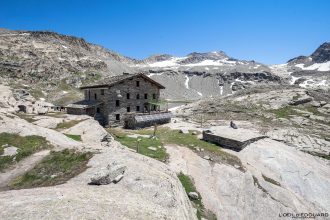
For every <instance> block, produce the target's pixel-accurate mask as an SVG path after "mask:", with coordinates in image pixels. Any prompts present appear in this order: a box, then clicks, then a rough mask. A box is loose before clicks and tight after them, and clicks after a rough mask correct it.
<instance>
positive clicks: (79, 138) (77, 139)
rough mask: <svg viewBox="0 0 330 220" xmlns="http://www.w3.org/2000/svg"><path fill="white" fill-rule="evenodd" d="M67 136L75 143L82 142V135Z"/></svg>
mask: <svg viewBox="0 0 330 220" xmlns="http://www.w3.org/2000/svg"><path fill="white" fill-rule="evenodd" d="M65 136H67V137H69V138H71V139H73V140H75V141H81V135H76V134H65Z"/></svg>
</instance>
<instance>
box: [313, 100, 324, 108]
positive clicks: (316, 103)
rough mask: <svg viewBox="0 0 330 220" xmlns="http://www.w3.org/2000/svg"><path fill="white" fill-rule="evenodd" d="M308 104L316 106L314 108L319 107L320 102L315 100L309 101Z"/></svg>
mask: <svg viewBox="0 0 330 220" xmlns="http://www.w3.org/2000/svg"><path fill="white" fill-rule="evenodd" d="M310 105H311V106H313V107H316V108H318V107H321V103H320V102H317V101H312V102H311V103H310Z"/></svg>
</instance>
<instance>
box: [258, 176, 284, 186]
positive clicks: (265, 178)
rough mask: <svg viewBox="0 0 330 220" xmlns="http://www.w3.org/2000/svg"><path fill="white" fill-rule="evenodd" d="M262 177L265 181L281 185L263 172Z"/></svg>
mask: <svg viewBox="0 0 330 220" xmlns="http://www.w3.org/2000/svg"><path fill="white" fill-rule="evenodd" d="M262 178H264V180H265V181H267V182H269V183H271V184H274V185H276V186H281V184H280V183H279V182H277V181H276V180H273V179H272V178H269V177H267V176H265V175H264V174H262Z"/></svg>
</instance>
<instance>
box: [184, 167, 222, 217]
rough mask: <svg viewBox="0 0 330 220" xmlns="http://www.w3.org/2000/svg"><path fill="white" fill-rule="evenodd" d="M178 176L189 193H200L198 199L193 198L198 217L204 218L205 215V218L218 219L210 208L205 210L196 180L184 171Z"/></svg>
mask: <svg viewBox="0 0 330 220" xmlns="http://www.w3.org/2000/svg"><path fill="white" fill-rule="evenodd" d="M178 178H179V180H180V182H181V184H182V186H183V188H184V189H185V191H186V193H187V195H188V194H189V193H190V192H197V193H198V199H191V201H192V202H193V204H194V207H195V208H196V209H197V218H198V219H202V217H203V218H207V219H209V220H212V219H216V216H215V215H214V214H213V213H211V212H210V211H208V210H205V207H204V205H203V202H202V197H201V195H200V193H199V192H198V191H197V189H196V187H195V185H194V182H193V181H192V180H191V179H190V177H189V176H187V175H184V174H183V173H182V172H180V173H179V174H178Z"/></svg>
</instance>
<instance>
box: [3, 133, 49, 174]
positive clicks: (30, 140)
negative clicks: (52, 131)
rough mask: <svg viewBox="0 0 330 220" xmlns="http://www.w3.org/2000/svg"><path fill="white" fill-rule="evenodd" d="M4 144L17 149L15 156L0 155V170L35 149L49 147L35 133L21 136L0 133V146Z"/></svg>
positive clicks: (46, 142) (42, 138) (43, 139)
mask: <svg viewBox="0 0 330 220" xmlns="http://www.w3.org/2000/svg"><path fill="white" fill-rule="evenodd" d="M5 144H8V145H11V146H14V147H17V148H19V149H18V150H17V154H16V155H15V156H2V157H0V171H1V170H4V169H5V168H7V167H8V166H9V165H11V164H13V163H15V162H18V161H20V160H22V159H23V158H25V157H27V156H30V155H31V154H33V153H35V152H37V151H40V150H42V149H46V148H50V147H51V145H50V144H49V143H48V141H47V140H46V139H45V138H44V137H40V136H36V135H32V136H25V137H22V136H19V135H17V134H9V133H0V146H3V145H5ZM1 148H2V147H1ZM2 150H3V148H2Z"/></svg>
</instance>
